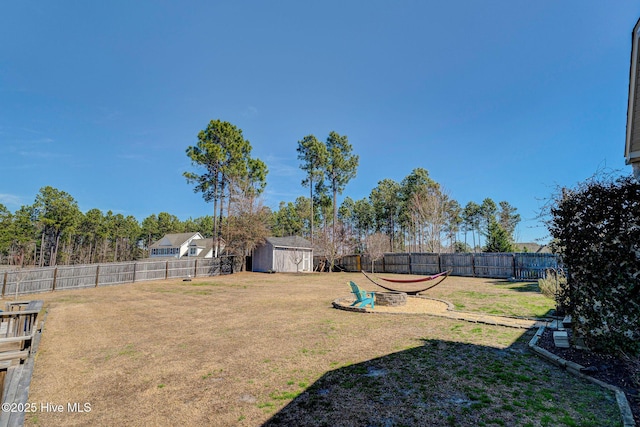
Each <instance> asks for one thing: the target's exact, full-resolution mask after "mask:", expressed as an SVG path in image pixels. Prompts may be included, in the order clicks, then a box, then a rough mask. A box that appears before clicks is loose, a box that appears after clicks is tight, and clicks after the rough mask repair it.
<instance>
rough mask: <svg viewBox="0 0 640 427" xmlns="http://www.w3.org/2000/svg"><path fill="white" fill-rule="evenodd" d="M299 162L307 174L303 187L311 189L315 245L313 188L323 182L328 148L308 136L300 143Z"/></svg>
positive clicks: (311, 217)
mask: <svg viewBox="0 0 640 427" xmlns="http://www.w3.org/2000/svg"><path fill="white" fill-rule="evenodd" d="M297 151H298V160H300V161H301V162H302V163H301V165H300V169H302V170H303V171H305V172H306V173H307V176H306V178H305V179H303V180H302V185H303V186H305V187H306V186H308V187H309V200H310V201H311V204H310V209H311V213H310V216H309V217H310V221H311V243H312V244H313V222H314V221H313V220H314V217H315V215H314V212H313V187H314V183H318V182H319V181H321V180H322V177H323V171H324V170H325V168H326V163H327V159H328V152H327V146H326V145H324V144H323V143H322V142H320V141H318V139H317V138H316V137H315V136H313V135H307V136H305V137H304V138H302V139H301V140H300V141H298V149H297Z"/></svg>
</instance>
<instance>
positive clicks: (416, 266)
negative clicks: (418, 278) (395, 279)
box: [410, 253, 442, 275]
mask: <svg viewBox="0 0 640 427" xmlns="http://www.w3.org/2000/svg"><path fill="white" fill-rule="evenodd" d="M410 256H411V266H410V268H411V274H421V275H432V274H437V273H440V272H441V271H442V270H441V269H440V256H439V255H438V254H423V253H413V254H411V255H410Z"/></svg>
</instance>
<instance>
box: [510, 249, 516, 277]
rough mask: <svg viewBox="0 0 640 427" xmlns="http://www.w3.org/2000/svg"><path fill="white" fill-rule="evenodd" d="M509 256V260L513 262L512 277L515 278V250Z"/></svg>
mask: <svg viewBox="0 0 640 427" xmlns="http://www.w3.org/2000/svg"><path fill="white" fill-rule="evenodd" d="M511 256H512V259H511V262H512V263H513V278H514V279H515V278H516V253H515V252H514V253H512V254H511Z"/></svg>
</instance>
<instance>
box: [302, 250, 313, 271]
mask: <svg viewBox="0 0 640 427" xmlns="http://www.w3.org/2000/svg"><path fill="white" fill-rule="evenodd" d="M302 271H311V251H304V252H303V253H302Z"/></svg>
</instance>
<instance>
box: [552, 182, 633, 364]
mask: <svg viewBox="0 0 640 427" xmlns="http://www.w3.org/2000/svg"><path fill="white" fill-rule="evenodd" d="M551 214H552V217H551V220H550V224H549V228H550V232H551V234H552V236H553V237H554V238H556V239H557V243H558V244H559V247H560V250H561V252H562V256H563V261H564V265H565V266H566V267H567V269H568V280H567V289H565V294H566V295H567V296H568V299H569V301H568V307H567V310H568V311H569V312H570V313H571V314H572V318H573V320H574V325H575V328H576V331H577V332H579V333H580V334H581V335H583V336H584V338H585V342H586V343H587V345H589V346H590V347H592V348H595V349H600V350H604V351H625V352H632V353H635V354H638V353H640V344H639V343H640V297H639V292H640V184H638V183H637V182H635V181H634V180H633V179H632V178H631V177H625V178H618V179H616V180H611V179H602V178H600V179H592V180H590V181H588V182H585V183H583V184H580V185H579V186H578V187H577V188H576V189H571V190H567V189H563V190H562V192H561V194H558V195H557V197H556V199H555V200H554V203H553V207H552V208H551Z"/></svg>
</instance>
